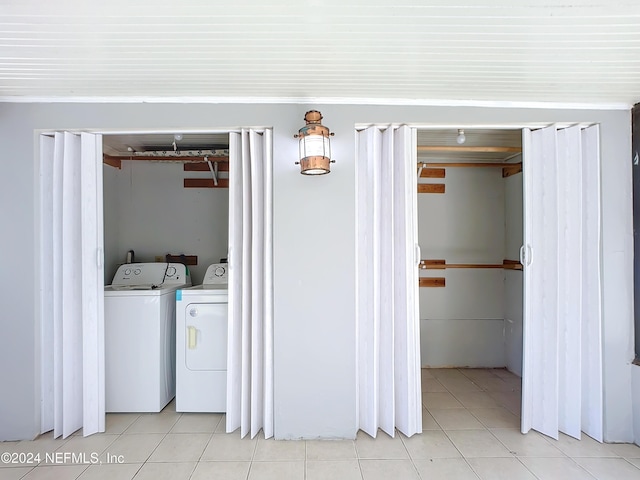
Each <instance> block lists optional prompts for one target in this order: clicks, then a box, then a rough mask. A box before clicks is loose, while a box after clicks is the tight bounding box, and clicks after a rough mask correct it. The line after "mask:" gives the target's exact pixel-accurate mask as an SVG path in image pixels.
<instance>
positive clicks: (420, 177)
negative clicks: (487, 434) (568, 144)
mask: <svg viewBox="0 0 640 480" xmlns="http://www.w3.org/2000/svg"><path fill="white" fill-rule="evenodd" d="M417 145H418V146H417V162H418V165H417V182H418V186H417V189H418V200H417V202H418V204H417V218H418V242H419V245H420V251H421V256H420V265H419V276H420V278H419V286H420V287H419V299H420V300H419V302H420V347H421V365H422V367H423V369H444V368H446V369H449V370H446V371H445V370H426V371H425V370H423V377H426V378H424V380H423V391H425V390H426V391H427V392H429V390H433V391H434V392H435V391H437V390H438V389H440V388H441V387H442V386H443V385H442V384H443V383H444V384H445V386H446V385H451V386H453V387H454V390H455V383H456V378H457V377H458V376H460V378H458V380H459V382H458V383H459V384H460V385H459V389H460V390H461V392H460V393H464V392H463V391H464V390H465V385H467V386H468V387H469V388H468V389H467V390H468V392H466V393H472V392H473V391H477V392H478V393H480V392H483V391H484V394H483V396H484V397H486V399H485V404H486V405H485V406H491V407H496V408H503V409H506V410H507V411H508V412H510V413H511V414H512V415H513V416H514V417H513V420H514V422H516V424H515V425H513V426H517V425H519V415H520V404H521V403H520V402H521V399H520V392H521V384H520V382H521V377H522V358H523V336H522V335H523V271H522V268H523V267H522V264H521V263H520V247H521V246H522V245H523V216H524V214H523V174H522V161H523V157H522V130H521V129H520V128H514V129H488V128H478V129H468V128H465V129H464V139H463V141H461V135H460V132H459V130H458V129H454V128H449V129H428V130H427V129H424V130H423V129H419V130H418V132H417ZM456 368H457V369H460V370H459V371H456V370H455V369H456ZM463 369H464V370H463ZM478 369H482V370H478ZM461 374H462V375H461ZM434 377H435V380H434ZM438 377H440V378H438ZM442 377H445V378H442ZM465 377H466V378H465ZM466 380H472V382H469V383H466ZM471 383H473V385H474V386H475V387H474V386H472V385H471ZM485 387H486V388H485ZM489 387H493V388H489ZM441 391H442V392H443V393H444V392H445V391H446V389H442V390H441ZM454 395H455V394H454ZM489 397H491V398H489ZM453 401H457V400H455V399H453ZM508 412H505V418H506V417H507V416H508V415H507V413H508Z"/></svg>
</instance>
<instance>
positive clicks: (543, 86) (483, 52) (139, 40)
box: [0, 0, 640, 103]
mask: <svg viewBox="0 0 640 480" xmlns="http://www.w3.org/2000/svg"><path fill="white" fill-rule="evenodd" d="M424 3H425V2H424V1H418V0H411V1H408V0H401V1H400V2H388V1H384V2H383V1H380V0H367V1H362V0H358V1H350V2H344V1H336V0H331V1H322V0H310V1H309V2H303V3H295V4H294V3H292V2H290V1H284V0H280V1H274V2H259V1H257V0H244V1H234V2H227V3H224V4H220V3H219V2H210V1H205V0H186V1H183V2H179V3H176V2H173V1H172V2H168V1H156V2H151V1H149V0H139V1H137V2H128V1H127V2H124V1H122V0H116V1H109V2H100V3H98V2H93V1H84V2H83V1H71V2H70V1H62V0H52V1H48V2H41V1H36V0H26V1H25V0H23V1H7V0H5V1H4V2H2V5H0V96H24V95H34V96H191V97H204V96H212V97H247V96H250V97H277V98H304V97H315V98H317V97H333V98H352V99H355V98H364V99H366V98H385V99H423V100H428V99H432V100H438V99H442V100H498V101H560V102H574V101H575V102H586V103H598V102H624V103H634V102H636V101H638V100H639V99H640V2H637V1H631V0H626V1H625V0H612V1H606V0H593V1H584V0H574V1H572V2H571V3H565V4H563V5H554V4H545V3H538V2H535V1H533V0H511V1H507V0H464V1H461V0H457V1H456V0H452V1H451V2H450V1H447V0H440V1H433V0H432V1H430V2H429V3H428V5H424Z"/></svg>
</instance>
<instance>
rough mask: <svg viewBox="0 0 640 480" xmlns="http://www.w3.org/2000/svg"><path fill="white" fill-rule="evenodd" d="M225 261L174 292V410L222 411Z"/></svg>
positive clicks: (225, 346) (225, 307) (223, 404)
mask: <svg viewBox="0 0 640 480" xmlns="http://www.w3.org/2000/svg"><path fill="white" fill-rule="evenodd" d="M227 269H228V265H227V264H226V263H214V264H213V265H210V266H209V268H207V273H206V274H205V277H204V281H203V284H202V285H198V286H195V287H191V288H183V289H181V290H178V291H177V292H176V411H177V412H225V411H226V405H227V332H228V308H227V307H228V289H227V283H228V270H227Z"/></svg>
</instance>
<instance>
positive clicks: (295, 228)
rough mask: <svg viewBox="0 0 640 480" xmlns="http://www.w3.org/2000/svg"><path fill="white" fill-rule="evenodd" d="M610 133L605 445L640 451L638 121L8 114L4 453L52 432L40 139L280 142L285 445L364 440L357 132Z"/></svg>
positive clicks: (280, 371) (300, 111) (133, 107)
mask: <svg viewBox="0 0 640 480" xmlns="http://www.w3.org/2000/svg"><path fill="white" fill-rule="evenodd" d="M310 108H318V109H320V110H321V111H322V113H323V115H324V117H325V123H326V125H328V126H329V127H330V128H331V130H332V131H335V133H336V136H335V137H334V140H333V141H332V146H333V152H334V157H335V159H336V160H337V163H336V164H335V165H334V166H333V167H332V169H333V171H332V173H331V174H330V175H328V176H323V177H319V178H305V177H303V176H302V175H300V174H299V173H298V168H297V167H296V166H295V165H294V163H293V162H294V161H295V157H296V151H297V145H296V142H295V141H294V140H293V138H292V135H293V134H294V133H295V132H297V130H298V128H300V126H301V125H302V124H303V121H302V118H303V116H304V113H305V111H306V110H309V109H310ZM391 122H394V123H414V124H427V123H430V124H462V123H464V124H466V125H471V124H498V123H499V124H507V123H509V124H524V123H528V122H545V123H547V122H548V123H553V122H599V123H601V125H602V130H601V131H602V160H603V169H602V180H603V207H602V210H603V229H604V230H603V251H604V252H603V253H604V265H603V274H604V340H603V344H604V348H605V365H604V375H605V432H606V434H605V438H606V439H607V440H609V441H631V440H632V439H633V429H632V421H631V419H632V408H631V387H630V386H631V370H630V364H629V361H630V359H631V357H632V340H631V339H632V332H633V330H632V289H633V283H632V280H633V277H632V259H633V256H632V222H631V166H630V161H629V152H630V149H631V140H630V138H631V137H630V114H629V112H627V111H591V110H574V111H570V110H527V109H510V108H496V109H489V108H477V107H474V108H463V107H455V108H453V107H409V106H400V107H388V106H374V105H360V106H349V105H272V104H260V105H249V104H239V105H216V104H185V105H181V104H2V107H1V109H0V143H1V144H2V146H3V149H2V167H3V170H2V171H3V175H2V177H1V178H0V183H1V187H2V188H0V222H1V223H2V224H3V225H4V226H5V229H4V230H3V231H4V235H3V236H2V240H0V246H1V251H2V252H5V255H6V256H5V257H4V259H3V263H4V268H5V272H10V273H11V274H9V275H3V276H2V279H1V280H0V287H1V288H0V306H1V307H2V314H1V317H0V365H2V366H3V368H2V370H1V372H0V385H1V386H2V395H0V439H3V440H11V439H24V438H33V437H35V436H36V435H37V434H38V430H39V419H38V416H39V392H38V388H39V387H38V386H39V378H38V372H39V368H38V364H39V359H38V351H37V348H36V346H37V337H38V335H37V331H38V328H39V325H38V322H37V318H38V308H39V306H38V305H39V304H38V298H39V297H38V294H37V285H38V272H39V263H38V256H37V252H38V240H37V239H38V232H39V230H38V218H37V216H36V214H37V212H38V209H37V208H36V205H37V202H38V188H37V184H38V178H37V174H38V170H37V162H36V151H35V150H34V145H35V139H36V135H35V132H34V130H36V129H47V130H53V129H56V130H60V129H98V130H106V129H117V130H128V129H142V128H146V129H158V128H166V129H169V130H171V129H180V130H188V129H189V128H215V129H220V128H222V127H237V126H248V125H254V126H256V125H261V126H271V127H273V128H274V172H273V173H274V255H275V269H274V296H275V304H274V322H275V332H274V348H275V359H274V361H275V399H274V400H275V405H276V411H275V435H276V438H317V437H346V438H353V437H354V436H355V433H356V425H357V424H356V410H357V409H356V386H355V385H356V382H355V378H356V376H355V374H356V365H355V344H356V342H355V336H356V328H355V321H354V312H355V306H354V304H355V273H354V268H355V262H354V252H355V249H356V248H357V243H356V239H355V234H354V231H355V227H354V224H355V221H354V220H355V214H354V212H355V194H354V185H355V178H354V176H355V173H354V172H355V169H354V145H355V141H354V133H353V132H354V124H355V123H391Z"/></svg>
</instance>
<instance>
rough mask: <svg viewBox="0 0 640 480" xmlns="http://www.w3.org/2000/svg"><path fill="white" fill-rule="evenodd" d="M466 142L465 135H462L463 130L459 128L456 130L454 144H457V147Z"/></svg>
mask: <svg viewBox="0 0 640 480" xmlns="http://www.w3.org/2000/svg"><path fill="white" fill-rule="evenodd" d="M466 141H467V137H466V135H465V134H464V130H463V129H461V128H459V129H458V136H457V137H456V142H457V143H458V144H459V145H462V144H463V143H464V142H466Z"/></svg>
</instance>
